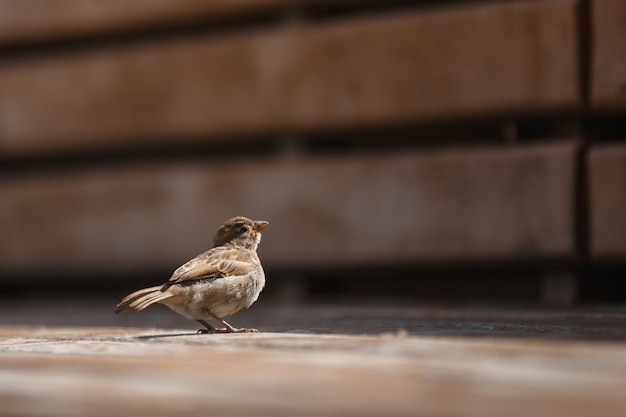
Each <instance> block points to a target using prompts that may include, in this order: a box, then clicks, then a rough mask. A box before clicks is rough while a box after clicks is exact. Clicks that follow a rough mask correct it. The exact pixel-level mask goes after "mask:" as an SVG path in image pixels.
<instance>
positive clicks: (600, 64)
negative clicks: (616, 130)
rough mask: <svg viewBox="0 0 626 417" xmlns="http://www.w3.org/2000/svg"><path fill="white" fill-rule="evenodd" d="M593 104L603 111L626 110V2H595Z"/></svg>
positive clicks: (602, 0) (592, 73) (593, 2)
mask: <svg viewBox="0 0 626 417" xmlns="http://www.w3.org/2000/svg"><path fill="white" fill-rule="evenodd" d="M591 4H592V10H593V13H592V15H593V25H592V30H593V34H592V36H591V39H592V41H593V48H592V53H593V61H592V71H591V76H592V80H591V93H592V94H591V99H592V105H593V107H594V108H595V109H599V110H625V109H626V3H625V2H623V1H621V0H593V1H592V2H591Z"/></svg>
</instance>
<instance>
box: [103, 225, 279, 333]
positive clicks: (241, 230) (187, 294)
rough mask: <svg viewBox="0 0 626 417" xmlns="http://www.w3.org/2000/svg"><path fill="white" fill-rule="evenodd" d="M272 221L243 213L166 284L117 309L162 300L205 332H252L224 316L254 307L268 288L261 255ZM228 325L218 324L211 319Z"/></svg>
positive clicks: (130, 298)
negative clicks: (212, 322)
mask: <svg viewBox="0 0 626 417" xmlns="http://www.w3.org/2000/svg"><path fill="white" fill-rule="evenodd" d="M268 224H269V222H266V221H253V220H250V219H248V218H246V217H242V216H237V217H233V218H232V219H230V220H227V221H226V223H224V224H223V225H222V226H221V227H220V228H219V229H218V230H217V233H216V234H215V237H214V238H213V247H212V248H211V249H209V250H207V251H206V252H204V253H201V254H200V255H198V256H196V257H195V258H193V259H191V260H190V261H188V262H187V263H185V264H184V265H182V266H180V267H179V268H178V269H176V270H175V271H174V273H173V274H172V276H171V277H170V279H169V280H168V281H167V282H166V283H165V284H163V285H157V286H156V287H149V288H144V289H142V290H139V291H135V292H133V293H131V294H129V295H127V296H126V297H124V299H122V301H120V303H119V304H118V305H117V306H116V307H115V312H116V313H120V312H122V311H124V310H128V309H133V310H136V311H141V310H143V309H145V308H146V307H148V306H150V305H152V304H154V303H161V304H164V305H166V306H167V307H169V308H170V309H172V310H173V311H175V312H176V313H178V314H181V315H182V316H184V317H186V318H188V319H190V320H196V321H197V322H198V323H200V324H201V325H203V326H204V327H205V328H204V329H201V330H198V334H200V333H246V332H256V331H257V330H256V329H247V328H241V329H237V328H235V327H233V326H231V325H230V324H228V323H227V322H226V321H224V319H223V317H227V316H230V315H232V314H235V313H236V312H238V311H239V310H241V309H244V308H248V307H250V306H251V305H252V304H253V303H254V302H255V301H256V300H257V298H258V297H259V294H260V293H261V290H263V287H264V286H265V273H264V272H263V267H262V266H261V261H260V260H259V257H258V255H257V253H256V251H257V248H258V247H259V243H260V242H261V230H263V229H265V227H267V225H268ZM211 319H212V320H215V321H217V322H219V323H221V324H222V325H223V326H224V328H215V327H213V326H212V325H210V324H209V323H207V320H211Z"/></svg>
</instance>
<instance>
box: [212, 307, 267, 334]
mask: <svg viewBox="0 0 626 417" xmlns="http://www.w3.org/2000/svg"><path fill="white" fill-rule="evenodd" d="M207 313H209V315H210V316H211V317H213V318H214V319H215V320H217V321H219V322H220V323H222V324H223V325H224V327H225V328H224V329H220V330H218V332H219V333H256V332H258V330H257V329H247V328H245V327H242V328H241V329H238V328H236V327H233V326H231V325H230V324H228V323H226V321H224V320H223V319H222V318H221V317H217V316H216V315H215V314H213V313H211V312H210V311H207Z"/></svg>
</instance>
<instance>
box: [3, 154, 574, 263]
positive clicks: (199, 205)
mask: <svg viewBox="0 0 626 417" xmlns="http://www.w3.org/2000/svg"><path fill="white" fill-rule="evenodd" d="M576 148H577V147H576V145H575V144H574V143H568V142H564V143H557V144H552V145H542V146H528V147H513V148H486V149H480V150H469V151H462V150H456V151H445V152H429V153H405V154H389V155H379V156H375V155H369V156H360V157H357V156H354V157H351V158H345V159H343V158H335V157H333V158H331V157H324V158H321V157H320V158H312V159H304V160H294V161H292V160H291V159H288V160H285V161H282V162H281V161H280V160H279V161H263V162H254V163H253V162H250V163H247V164H236V163H225V164H216V165H206V164H202V163H196V164H195V165H180V166H178V165H170V164H167V165H158V166H145V167H132V168H131V167H128V168H124V169H119V168H118V169H94V170H93V171H91V172H81V173H80V175H75V174H67V175H60V174H59V175H48V176H45V177H34V176H33V177H22V178H12V179H11V178H5V179H3V180H2V181H1V183H0V188H1V189H2V192H3V204H2V205H0V229H1V230H2V231H3V233H2V234H1V235H0V270H4V271H9V272H10V271H14V272H15V271H18V272H41V271H42V270H43V271H59V270H62V271H67V272H71V271H75V272H85V271H91V270H96V271H98V272H100V273H101V272H102V271H106V270H129V269H142V268H147V267H151V266H155V265H156V266H159V267H163V266H167V267H171V268H173V267H175V266H177V265H178V264H180V263H183V262H184V261H186V260H187V259H189V258H191V257H192V256H194V255H196V254H197V253H200V252H201V251H203V250H205V249H207V248H208V246H209V245H210V242H211V240H212V237H213V234H214V232H215V230H216V228H217V227H218V226H219V225H220V224H221V223H222V222H223V221H224V220H226V219H227V218H229V217H231V216H234V215H246V216H248V217H252V218H255V219H261V220H269V221H270V226H269V227H268V228H267V231H266V232H265V233H264V240H263V242H262V243H261V249H260V254H261V257H262V259H263V261H264V263H265V264H266V266H270V267H289V268H300V269H303V268H304V269H306V268H325V267H334V266H351V265H369V264H390V263H397V262H401V263H409V264H417V263H422V262H427V263H431V262H435V263H437V262H439V263H441V262H454V261H463V262H465V261H468V262H472V261H474V262H475V261H485V262H493V261H497V262H502V261H504V262H507V261H515V262H519V261H540V262H541V261H546V260H548V261H549V260H567V259H570V260H571V259H573V258H574V257H575V255H576V250H575V237H574V221H575V220H574V207H573V204H574V200H575V199H574V189H575V185H574V177H575V173H574V169H575V159H576V158H575V155H576Z"/></svg>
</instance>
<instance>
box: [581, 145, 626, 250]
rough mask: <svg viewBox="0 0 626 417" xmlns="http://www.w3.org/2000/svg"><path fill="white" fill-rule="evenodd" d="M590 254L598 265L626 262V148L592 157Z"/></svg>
mask: <svg viewBox="0 0 626 417" xmlns="http://www.w3.org/2000/svg"><path fill="white" fill-rule="evenodd" d="M589 188H590V210H591V254H592V257H593V259H594V260H596V261H611V260H613V261H621V262H624V261H625V260H626V145H624V144H619V145H610V146H599V147H594V148H592V149H591V152H590V154H589Z"/></svg>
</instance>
